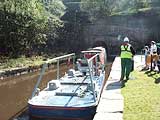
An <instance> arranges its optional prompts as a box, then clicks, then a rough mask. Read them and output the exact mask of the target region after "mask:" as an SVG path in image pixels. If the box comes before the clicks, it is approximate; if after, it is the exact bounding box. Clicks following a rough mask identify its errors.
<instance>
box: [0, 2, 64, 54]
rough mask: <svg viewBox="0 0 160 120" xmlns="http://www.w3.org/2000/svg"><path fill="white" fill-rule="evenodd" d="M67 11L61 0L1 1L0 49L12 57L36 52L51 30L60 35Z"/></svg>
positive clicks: (44, 42)
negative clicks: (58, 30)
mask: <svg viewBox="0 0 160 120" xmlns="http://www.w3.org/2000/svg"><path fill="white" fill-rule="evenodd" d="M64 10H65V6H64V5H63V3H62V1H61V0H50V1H48V2H47V3H46V2H43V1H40V0H3V1H2V0H1V1H0V14H1V19H0V41H1V44H0V48H1V49H4V48H5V49H6V51H7V52H6V54H7V55H11V56H18V55H20V54H30V53H31V52H34V48H39V46H41V45H44V44H46V41H47V40H48V39H47V38H48V36H47V35H48V33H50V34H55V35H57V32H56V31H57V29H58V28H60V27H62V26H63V24H62V21H61V20H60V17H61V16H62V15H63V14H64ZM53 29H54V30H53ZM25 52H26V53H25ZM0 53H1V51H0Z"/></svg>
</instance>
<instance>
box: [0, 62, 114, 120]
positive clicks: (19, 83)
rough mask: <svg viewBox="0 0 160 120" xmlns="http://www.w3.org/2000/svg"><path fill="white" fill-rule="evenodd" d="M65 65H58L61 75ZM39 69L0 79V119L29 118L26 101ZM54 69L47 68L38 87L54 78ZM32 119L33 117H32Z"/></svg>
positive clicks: (28, 119) (22, 119)
mask: <svg viewBox="0 0 160 120" xmlns="http://www.w3.org/2000/svg"><path fill="white" fill-rule="evenodd" d="M108 66H109V67H107V70H106V71H107V72H106V78H107V77H108V74H109V72H110V67H111V64H110V65H108ZM69 68H71V66H70V67H68V66H67V65H63V66H62V67H60V73H62V74H61V75H63V74H64V73H65V71H67V69H69ZM39 73H40V72H39V71H37V72H32V73H28V74H25V75H20V76H12V77H8V78H5V79H3V80H0V120H31V119H30V118H29V116H28V111H27V101H28V99H29V98H30V96H31V94H32V91H33V88H34V86H35V84H36V82H37V79H38V77H39ZM56 76H57V75H56V69H55V68H54V69H49V70H47V72H46V73H45V75H44V76H43V80H42V81H43V82H42V84H41V85H40V88H41V89H42V88H44V87H46V83H47V82H48V81H49V80H52V79H56ZM32 120H33V119H32Z"/></svg>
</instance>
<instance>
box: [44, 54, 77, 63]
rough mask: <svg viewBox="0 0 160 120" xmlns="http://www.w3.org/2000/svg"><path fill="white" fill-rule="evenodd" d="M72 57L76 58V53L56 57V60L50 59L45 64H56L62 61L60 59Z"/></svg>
mask: <svg viewBox="0 0 160 120" xmlns="http://www.w3.org/2000/svg"><path fill="white" fill-rule="evenodd" d="M70 56H75V53H71V54H67V55H63V56H60V57H56V58H53V59H50V60H48V61H46V62H45V63H52V62H55V61H57V60H60V59H63V58H66V57H70Z"/></svg>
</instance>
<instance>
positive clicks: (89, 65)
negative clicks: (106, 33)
mask: <svg viewBox="0 0 160 120" xmlns="http://www.w3.org/2000/svg"><path fill="white" fill-rule="evenodd" d="M98 55H99V53H97V54H95V55H94V56H92V57H91V58H90V59H88V60H87V62H88V69H89V74H90V75H89V76H90V80H91V85H92V92H93V98H94V101H96V94H95V90H94V85H93V68H92V70H91V63H92V62H93V59H94V58H96V57H97V56H98ZM96 66H97V65H96Z"/></svg>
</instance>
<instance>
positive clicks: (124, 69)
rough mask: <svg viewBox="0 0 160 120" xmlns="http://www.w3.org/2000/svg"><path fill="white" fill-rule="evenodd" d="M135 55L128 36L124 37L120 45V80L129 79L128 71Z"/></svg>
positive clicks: (130, 69)
mask: <svg viewBox="0 0 160 120" xmlns="http://www.w3.org/2000/svg"><path fill="white" fill-rule="evenodd" d="M134 55H135V51H134V49H133V47H132V45H131V44H129V38H128V37H125V38H124V41H123V44H122V45H121V54H120V57H121V78H120V81H124V77H126V80H129V75H130V72H131V71H132V64H133V62H132V60H133V56H134Z"/></svg>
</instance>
